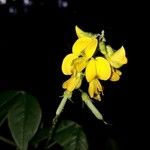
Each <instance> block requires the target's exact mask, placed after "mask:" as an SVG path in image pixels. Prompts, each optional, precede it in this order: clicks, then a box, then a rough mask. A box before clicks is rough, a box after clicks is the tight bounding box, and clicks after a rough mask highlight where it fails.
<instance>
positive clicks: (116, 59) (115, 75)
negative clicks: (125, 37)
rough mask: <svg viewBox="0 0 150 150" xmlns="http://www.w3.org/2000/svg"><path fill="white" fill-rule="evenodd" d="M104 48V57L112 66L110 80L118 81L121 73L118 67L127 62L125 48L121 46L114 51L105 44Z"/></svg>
mask: <svg viewBox="0 0 150 150" xmlns="http://www.w3.org/2000/svg"><path fill="white" fill-rule="evenodd" d="M106 50H107V54H106V55H105V57H106V59H107V60H108V61H109V63H110V65H111V67H112V75H111V77H110V80H111V81H118V80H119V79H120V76H121V74H122V72H121V71H119V70H118V68H120V67H121V66H122V65H124V64H127V62H128V60H127V57H126V53H125V49H124V47H123V46H122V47H121V48H120V49H119V50H117V51H114V50H113V49H112V48H111V47H110V46H106Z"/></svg>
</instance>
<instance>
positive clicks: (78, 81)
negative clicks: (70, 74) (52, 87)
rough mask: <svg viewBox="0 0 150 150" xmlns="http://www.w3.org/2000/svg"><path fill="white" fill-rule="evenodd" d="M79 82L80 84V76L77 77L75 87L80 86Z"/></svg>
mask: <svg viewBox="0 0 150 150" xmlns="http://www.w3.org/2000/svg"><path fill="white" fill-rule="evenodd" d="M81 84H82V78H81V77H77V79H76V87H75V89H78V88H80V86H81Z"/></svg>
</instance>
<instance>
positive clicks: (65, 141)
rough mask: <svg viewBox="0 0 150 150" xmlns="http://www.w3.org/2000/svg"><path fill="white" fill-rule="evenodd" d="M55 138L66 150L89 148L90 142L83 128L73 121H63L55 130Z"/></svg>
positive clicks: (84, 149) (85, 149)
mask: <svg viewBox="0 0 150 150" xmlns="http://www.w3.org/2000/svg"><path fill="white" fill-rule="evenodd" d="M54 139H55V140H56V141H57V143H58V144H60V145H61V146H62V147H63V149H64V150H87V149H88V143H87V139H86V135H85V133H84V132H83V130H82V128H81V127H80V126H79V125H78V124H77V123H75V122H73V121H68V120H66V121H62V122H61V123H60V124H59V126H58V128H57V129H56V131H55V134H54Z"/></svg>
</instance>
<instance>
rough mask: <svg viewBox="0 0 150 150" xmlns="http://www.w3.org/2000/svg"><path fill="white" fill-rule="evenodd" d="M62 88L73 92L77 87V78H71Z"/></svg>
mask: <svg viewBox="0 0 150 150" xmlns="http://www.w3.org/2000/svg"><path fill="white" fill-rule="evenodd" d="M62 87H63V88H64V89H67V90H68V91H70V92H72V91H73V90H74V89H75V87H76V78H75V77H71V78H70V79H68V80H67V81H65V82H64V83H63V85H62Z"/></svg>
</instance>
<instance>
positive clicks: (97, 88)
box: [88, 79, 103, 101]
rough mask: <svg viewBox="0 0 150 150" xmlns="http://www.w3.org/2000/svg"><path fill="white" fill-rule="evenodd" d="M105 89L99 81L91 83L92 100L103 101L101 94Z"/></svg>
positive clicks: (89, 90) (90, 93) (95, 80)
mask: <svg viewBox="0 0 150 150" xmlns="http://www.w3.org/2000/svg"><path fill="white" fill-rule="evenodd" d="M102 91H103V89H102V86H101V84H100V82H99V80H98V79H94V80H92V81H91V82H90V83H89V88H88V92H89V95H90V97H91V98H94V99H96V100H99V101H100V100H101V97H100V94H101V93H102Z"/></svg>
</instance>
